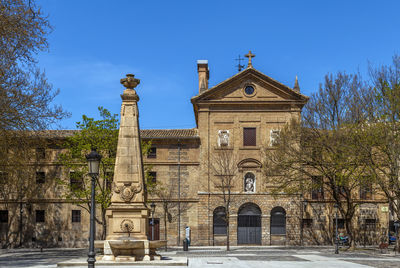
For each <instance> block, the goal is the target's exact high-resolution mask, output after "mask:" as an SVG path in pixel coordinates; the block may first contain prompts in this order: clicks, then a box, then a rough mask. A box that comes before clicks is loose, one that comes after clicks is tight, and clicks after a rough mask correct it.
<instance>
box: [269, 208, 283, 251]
mask: <svg viewBox="0 0 400 268" xmlns="http://www.w3.org/2000/svg"><path fill="white" fill-rule="evenodd" d="M270 226H271V232H270V233H271V244H273V245H282V244H285V242H286V211H285V209H284V208H282V207H274V208H273V209H272V210H271V225H270Z"/></svg>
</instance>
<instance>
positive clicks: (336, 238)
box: [333, 203, 339, 254]
mask: <svg viewBox="0 0 400 268" xmlns="http://www.w3.org/2000/svg"><path fill="white" fill-rule="evenodd" d="M333 207H334V208H335V209H336V218H335V254H339V239H338V208H339V205H338V203H335V204H334V205H333Z"/></svg>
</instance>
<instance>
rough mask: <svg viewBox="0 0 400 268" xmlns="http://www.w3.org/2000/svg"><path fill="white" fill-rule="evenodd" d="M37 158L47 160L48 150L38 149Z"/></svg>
mask: <svg viewBox="0 0 400 268" xmlns="http://www.w3.org/2000/svg"><path fill="white" fill-rule="evenodd" d="M36 157H37V159H38V160H39V159H45V158H46V149H45V148H36Z"/></svg>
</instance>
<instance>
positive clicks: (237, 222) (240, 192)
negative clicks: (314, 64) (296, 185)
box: [0, 53, 389, 247]
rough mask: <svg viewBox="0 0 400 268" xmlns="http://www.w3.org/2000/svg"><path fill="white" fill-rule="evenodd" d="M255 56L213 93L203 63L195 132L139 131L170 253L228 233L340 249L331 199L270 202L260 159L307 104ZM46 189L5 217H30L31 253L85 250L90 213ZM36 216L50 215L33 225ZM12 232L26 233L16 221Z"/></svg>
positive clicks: (381, 223)
mask: <svg viewBox="0 0 400 268" xmlns="http://www.w3.org/2000/svg"><path fill="white" fill-rule="evenodd" d="M249 55H250V60H249V64H248V66H247V68H246V69H244V70H242V71H240V72H239V73H237V74H236V75H234V76H232V77H230V78H229V79H227V80H225V81H223V82H221V83H219V84H217V85H216V86H214V87H211V88H209V86H208V78H209V67H208V62H207V61H205V60H200V61H198V63H197V71H198V77H199V92H198V95H196V96H194V97H193V98H192V99H191V102H192V104H193V109H194V115H195V120H196V128H193V129H169V130H141V138H142V140H144V141H151V144H152V148H151V150H150V152H149V154H148V155H147V157H145V158H144V159H143V160H144V164H145V165H150V166H151V168H152V171H151V176H152V177H153V180H154V181H156V182H157V183H160V184H161V185H163V188H164V190H165V191H164V193H163V194H162V195H157V194H153V195H149V202H154V203H155V204H156V210H155V214H154V218H155V220H154V234H155V239H164V238H165V235H166V238H167V240H168V244H169V245H177V244H180V245H181V244H182V240H183V239H184V238H185V237H186V236H187V235H189V236H190V242H191V245H224V244H225V243H226V234H227V232H228V229H227V228H229V233H230V243H231V245H300V244H326V243H331V242H332V238H333V219H334V210H333V206H332V202H330V201H329V200H326V199H324V197H323V195H322V196H321V194H316V193H310V194H309V195H307V196H300V195H287V194H284V193H282V194H281V195H278V196H272V195H271V194H270V190H269V189H271V187H273V185H268V184H266V182H265V181H266V180H265V179H264V176H265V175H264V173H263V164H262V163H263V159H262V152H263V150H269V149H271V150H272V149H273V146H272V145H273V141H274V137H275V136H276V135H277V134H278V133H279V129H280V128H281V127H282V126H283V125H285V124H286V123H287V122H288V121H289V120H291V119H299V118H300V117H301V111H302V108H303V106H304V105H305V104H306V103H307V100H308V97H307V96H305V95H303V94H301V93H300V88H299V85H298V83H297V78H296V82H295V86H294V87H293V88H291V87H288V86H286V85H283V84H282V83H280V82H278V81H276V80H274V79H272V78H271V77H269V76H267V75H265V74H263V73H261V72H260V71H258V70H256V69H255V68H254V67H253V66H252V64H251V56H252V55H251V53H249ZM73 132H74V131H53V134H52V135H53V136H54V138H58V139H63V138H65V137H68V136H69V135H72V134H73ZM221 150H226V151H229V152H231V154H232V155H234V156H235V160H236V167H237V169H236V171H235V177H234V182H233V185H232V190H231V192H232V193H231V198H232V202H231V206H230V209H229V214H230V215H229V222H230V224H229V226H226V224H225V220H224V215H225V211H224V209H223V208H222V199H221V189H219V188H218V184H217V183H216V180H217V179H218V178H216V177H217V176H218V174H215V172H213V168H212V166H213V165H214V164H215V163H214V162H215V159H214V158H215V155H216V154H217V153H218V152H219V151H221ZM56 154H57V149H51V148H47V149H46V159H47V160H45V161H43V165H44V166H45V167H43V170H44V171H45V172H51V170H53V169H55V168H56V167H55V166H54V165H53V162H52V159H55V158H56ZM46 183H48V185H47V187H46V189H49V190H48V191H47V192H46V193H44V194H43V195H42V198H40V199H37V200H34V201H32V202H31V204H30V205H29V206H28V205H26V204H25V205H24V206H21V207H20V204H18V203H15V206H14V207H13V208H8V210H7V217H8V218H7V219H8V220H9V218H11V217H12V211H15V212H16V211H19V210H20V209H22V210H23V214H24V215H25V216H27V217H28V216H29V215H31V217H32V221H29V220H26V219H25V220H24V221H27V223H26V227H24V228H25V229H27V228H29V229H30V230H29V231H30V232H31V235H30V236H31V238H32V239H31V240H29V241H28V242H29V243H28V244H29V245H34V243H35V242H36V241H38V240H41V241H42V243H43V244H45V245H47V246H70V247H75V246H82V245H84V244H85V243H86V242H87V237H88V228H89V226H88V222H89V215H88V213H87V212H86V211H83V210H81V209H80V208H79V207H77V206H76V205H73V204H71V203H68V202H67V201H65V200H63V199H60V198H57V196H59V195H57V191H58V190H54V189H56V188H57V187H56V186H55V184H54V183H53V184H52V182H46ZM52 185H53V186H54V187H55V188H54V187H53V186H52ZM52 187H53V188H52ZM44 189H45V188H44ZM50 189H53V190H50ZM59 191H62V189H60V190H59ZM368 199H369V200H366V201H365V202H362V204H360V206H359V212H358V221H359V222H360V226H361V224H363V223H366V222H367V220H368V222H369V223H370V225H371V226H373V227H372V228H373V232H374V234H375V235H378V234H377V233H379V229H380V228H386V227H387V226H389V219H388V213H387V212H386V209H387V206H388V205H387V202H386V201H385V200H383V199H379V197H374V196H372V195H371V196H369V197H368ZM0 205H1V204H0ZM166 209H167V211H166ZM0 210H1V213H2V215H0V216H1V217H0V218H1V219H2V220H3V221H4V219H5V214H6V212H5V211H6V209H5V208H4V206H2V207H1V208H0ZM37 211H44V212H43V213H45V214H44V215H42V216H43V219H42V220H40V221H39V222H36V223H35V222H34V218H35V215H34V214H35V213H36V218H37V217H38V215H37ZM74 211H75V212H74ZM77 211H81V212H79V213H78V212H77ZM74 213H75V214H74ZM3 214H4V215H3ZM39 214H40V213H39ZM78 214H79V219H78ZM45 215H46V216H45ZM51 215H54V217H52V216H51ZM39 217H41V215H39ZM36 220H37V219H36ZM54 221H57V222H58V226H60V227H59V228H58V229H56V230H54V229H51V228H50V227H48V226H51V224H54ZM28 222H29V224H30V225H28ZM164 222H166V223H167V227H165V223H164ZM0 224H3V225H4V222H3V223H0ZM149 224H150V223H149ZM28 226H31V227H28ZM0 227H1V226H0ZM187 227H189V228H187ZM2 228H3V229H4V227H2ZM12 228H14V229H16V228H18V221H17V222H16V223H15V224H14V225H13V227H12ZM369 228H370V227H369ZM98 229H100V226H99V227H98ZM189 229H190V231H189ZM166 230H167V232H165V231H166ZM368 230H370V229H368ZM0 231H2V232H3V233H4V230H0ZM26 231H28V230H26ZM166 233H167V234H166ZM3 237H4V236H3ZM369 237H370V236H369ZM16 240H17V239H16ZM31 241H32V242H31Z"/></svg>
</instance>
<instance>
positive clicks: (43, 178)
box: [36, 171, 46, 184]
mask: <svg viewBox="0 0 400 268" xmlns="http://www.w3.org/2000/svg"><path fill="white" fill-rule="evenodd" d="M45 181H46V174H45V173H44V172H43V171H38V172H36V183H37V184H42V183H44V182H45Z"/></svg>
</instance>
